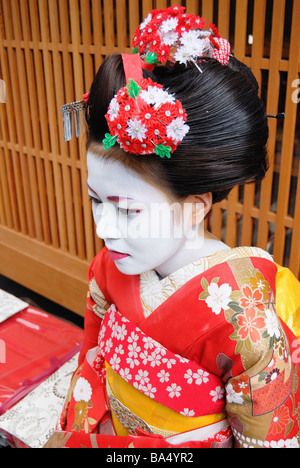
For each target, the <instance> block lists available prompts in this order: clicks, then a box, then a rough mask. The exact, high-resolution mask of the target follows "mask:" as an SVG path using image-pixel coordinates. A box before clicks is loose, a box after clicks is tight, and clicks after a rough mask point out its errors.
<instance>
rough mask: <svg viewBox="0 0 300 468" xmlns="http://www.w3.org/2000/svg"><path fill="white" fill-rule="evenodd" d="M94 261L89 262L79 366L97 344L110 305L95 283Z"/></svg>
mask: <svg viewBox="0 0 300 468" xmlns="http://www.w3.org/2000/svg"><path fill="white" fill-rule="evenodd" d="M94 261H95V260H94ZM94 261H93V262H92V263H91V265H90V268H89V272H88V292H87V299H86V307H85V314H84V342H83V346H82V349H81V352H80V355H79V359H78V365H79V366H80V365H81V364H82V363H83V361H84V358H85V355H86V353H87V351H88V350H89V349H92V348H94V347H95V346H97V344H98V335H99V330H100V326H101V322H102V319H103V317H104V314H105V312H106V310H107V309H108V308H109V307H110V304H109V303H108V302H107V301H106V299H105V297H104V295H103V293H102V291H101V290H100V288H99V286H98V284H97V280H96V278H95V274H94V268H93V266H94Z"/></svg>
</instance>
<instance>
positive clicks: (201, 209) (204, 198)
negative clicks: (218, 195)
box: [185, 192, 212, 227]
mask: <svg viewBox="0 0 300 468" xmlns="http://www.w3.org/2000/svg"><path fill="white" fill-rule="evenodd" d="M185 202H187V203H191V204H192V205H193V211H192V223H193V227H194V226H196V225H199V224H200V223H202V221H203V220H204V218H205V216H206V215H207V214H208V213H209V211H210V210H211V207H212V193H211V192H207V193H201V194H200V195H189V196H188V197H187V198H186V199H185Z"/></svg>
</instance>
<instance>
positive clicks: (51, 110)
mask: <svg viewBox="0 0 300 468" xmlns="http://www.w3.org/2000/svg"><path fill="white" fill-rule="evenodd" d="M38 6H39V18H40V23H41V40H42V43H43V64H44V76H45V89H46V97H47V106H48V116H49V118H50V119H51V120H50V122H51V124H50V125H49V136H50V145H51V148H52V151H53V153H54V154H55V153H56V154H58V148H59V143H58V135H57V125H58V122H57V121H56V115H57V110H56V109H57V107H56V99H55V87H54V77H53V67H52V57H51V55H50V52H49V50H48V48H47V44H48V43H49V41H50V31H49V21H48V4H47V1H46V0H39V2H38ZM53 177H54V187H55V196H56V210H57V218H58V223H59V231H58V235H59V243H60V248H61V249H62V250H63V251H64V252H66V251H67V250H68V242H67V232H66V218H65V209H64V199H63V190H62V173H61V167H60V165H59V164H58V163H57V161H56V160H54V161H53Z"/></svg>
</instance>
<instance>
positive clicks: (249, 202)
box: [241, 0, 266, 245]
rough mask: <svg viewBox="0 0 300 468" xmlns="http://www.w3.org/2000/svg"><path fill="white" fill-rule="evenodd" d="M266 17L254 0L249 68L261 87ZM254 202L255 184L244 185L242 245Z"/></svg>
mask: <svg viewBox="0 0 300 468" xmlns="http://www.w3.org/2000/svg"><path fill="white" fill-rule="evenodd" d="M265 17H266V0H256V1H255V3H254V12H253V46H252V54H251V65H250V68H251V70H252V71H253V73H254V75H255V77H256V79H257V81H258V85H259V87H261V69H260V66H259V65H260V61H261V58H262V57H263V52H264V29H265ZM254 203H255V185H254V184H251V185H246V186H245V189H244V210H243V224H242V237H241V243H242V245H251V243H252V237H253V223H252V218H251V207H252V206H253V205H254Z"/></svg>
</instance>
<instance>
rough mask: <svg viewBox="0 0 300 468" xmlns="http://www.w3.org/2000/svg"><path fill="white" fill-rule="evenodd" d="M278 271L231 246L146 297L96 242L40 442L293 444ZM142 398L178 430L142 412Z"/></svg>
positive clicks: (295, 434)
mask: <svg viewBox="0 0 300 468" xmlns="http://www.w3.org/2000/svg"><path fill="white" fill-rule="evenodd" d="M276 275H277V267H276V265H275V264H274V263H273V262H272V261H271V259H270V258H269V257H268V256H267V254H266V255H265V254H264V253H263V252H262V251H260V250H259V249H241V248H240V249H228V251H225V252H224V253H222V254H216V255H215V256H212V258H210V259H209V258H207V259H205V260H203V261H201V262H200V261H199V264H193V265H190V266H188V268H185V269H183V270H180V271H178V272H176V273H175V274H174V276H170V277H169V278H167V280H166V282H165V283H164V284H165V285H166V289H164V290H163V291H158V293H157V294H156V299H157V300H156V299H155V298H154V296H153V294H152V297H151V301H152V302H150V301H147V298H146V296H147V294H149V291H150V292H151V289H150V290H148V292H147V293H146V294H145V288H144V289H143V287H142V281H145V277H144V278H139V277H138V276H126V275H123V274H122V273H121V272H119V271H118V270H117V268H116V267H115V265H114V263H113V262H112V261H111V260H110V259H109V256H108V254H107V251H106V249H105V248H104V249H102V251H101V252H100V253H99V254H98V255H97V257H96V258H95V259H94V261H93V263H92V265H91V268H90V272H89V282H90V291H89V295H88V301H87V309H86V318H85V332H86V340H85V344H84V347H83V350H82V353H81V356H80V359H79V368H78V370H77V371H76V372H75V374H74V376H73V379H72V382H71V386H70V391H69V395H68V397H67V399H66V402H65V407H64V411H63V413H62V416H61V419H60V422H59V424H58V432H57V433H56V434H55V435H54V436H53V438H52V439H51V440H50V441H49V444H48V446H66V447H71V446H97V447H99V446H101V447H105V446H106V447H107V446H114V447H118V446H119V447H129V446H134V447H164V446H165V447H166V446H171V447H173V446H174V447H184V446H188V447H213V446H220V447H229V446H231V445H232V440H233V444H234V446H235V447H241V448H248V447H270V448H272V447H299V440H300V390H299V385H298V383H299V378H298V376H299V368H298V359H296V358H297V356H298V355H297V353H295V352H293V348H294V347H295V346H296V345H297V344H298V343H299V342H298V341H297V338H296V336H295V335H294V334H293V332H292V331H291V330H290V329H289V328H288V327H287V325H286V324H285V323H284V322H283V321H282V320H281V319H280V318H279V316H278V314H277V312H276V307H275V303H276V299H277V300H278V298H276ZM157 286H158V283H156V286H155V287H157ZM297 287H298V284H297ZM296 289H297V288H296ZM296 289H295V290H294V291H293V294H294V297H295V298H296V299H295V300H294V303H295V304H299V301H300V296H299V288H298V289H297V290H296ZM286 293H287V291H286ZM291 295H292V293H291ZM150 296H151V294H149V297H150ZM153 298H154V299H155V300H154V301H153ZM155 301H156V302H155ZM276 304H277V303H276ZM280 307H281V308H282V305H281V306H280ZM285 312H286V311H285ZM294 312H295V311H294V310H293V311H292V310H291V312H290V315H292V314H293V313H294ZM176 369H177V371H176ZM119 388H121V389H122V391H120V392H119V393H118V389H119ZM191 389H193V391H192V392H190V390H191ZM189 392H190V393H189ZM135 399H139V402H141V404H139V405H138V406H137V407H135V406H134V402H135ZM201 402H202V403H201ZM148 405H156V406H155V411H159V410H160V408H162V410H161V411H162V414H163V413H164V411H170V412H171V413H168V414H171V416H172V418H174V427H171V428H170V427H167V426H166V427H165V428H158V427H157V424H154V422H153V421H151V420H150V419H149V417H148V416H147V414H148V412H147V411H146V410H145V411H144V412H143V411H142V410H141V411H142V412H140V413H139V411H140V409H139V408H140V407H142V408H143V407H144V408H145V409H146V408H147V406H148ZM157 405H158V406H157ZM159 405H163V406H159ZM137 408H138V409H137ZM178 418H179V419H178ZM180 418H182V419H180ZM178 421H179V423H178ZM177 423H178V424H177ZM232 436H233V437H232Z"/></svg>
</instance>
